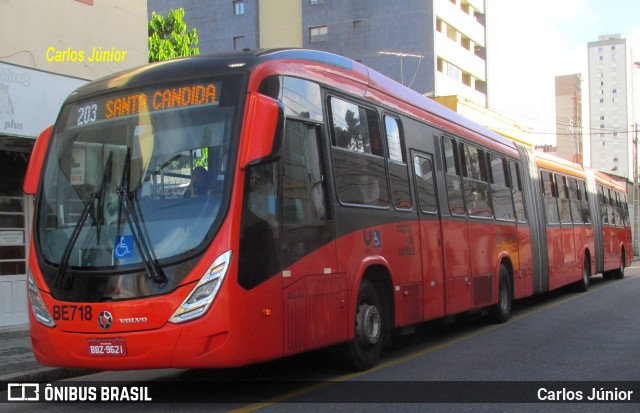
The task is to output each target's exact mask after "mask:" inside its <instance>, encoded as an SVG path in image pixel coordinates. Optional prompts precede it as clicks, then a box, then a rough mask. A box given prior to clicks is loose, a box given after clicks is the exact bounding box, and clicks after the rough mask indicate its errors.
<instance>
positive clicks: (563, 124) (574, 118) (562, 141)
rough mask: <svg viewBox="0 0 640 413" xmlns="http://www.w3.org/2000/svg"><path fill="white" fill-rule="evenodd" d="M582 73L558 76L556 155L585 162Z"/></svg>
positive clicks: (573, 160)
mask: <svg viewBox="0 0 640 413" xmlns="http://www.w3.org/2000/svg"><path fill="white" fill-rule="evenodd" d="M582 131H583V127H582V75H581V74H573V75H564V76H556V145H557V152H556V155H557V156H559V157H561V158H564V159H567V160H569V161H572V162H576V163H579V164H583V161H584V156H583V147H584V145H583V134H582Z"/></svg>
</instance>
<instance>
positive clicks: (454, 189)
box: [442, 138, 464, 215]
mask: <svg viewBox="0 0 640 413" xmlns="http://www.w3.org/2000/svg"><path fill="white" fill-rule="evenodd" d="M457 147H458V146H457V142H456V141H454V140H453V139H450V138H443V139H442V151H443V155H444V165H445V180H446V182H447V197H448V199H449V211H450V212H451V214H452V215H464V201H463V200H462V183H461V181H460V162H459V159H458V150H457Z"/></svg>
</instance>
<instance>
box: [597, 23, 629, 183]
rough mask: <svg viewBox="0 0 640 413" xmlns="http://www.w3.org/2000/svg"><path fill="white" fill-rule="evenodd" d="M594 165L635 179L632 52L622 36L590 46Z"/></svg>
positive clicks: (602, 169)
mask: <svg viewBox="0 0 640 413" xmlns="http://www.w3.org/2000/svg"><path fill="white" fill-rule="evenodd" d="M588 56H589V65H588V66H589V130H590V135H591V137H590V141H591V166H593V167H594V168H595V169H598V170H600V171H603V172H606V173H608V174H610V175H616V176H618V177H621V178H625V179H631V180H632V179H633V156H632V153H633V150H632V149H633V140H634V139H635V119H634V116H633V104H632V96H633V93H632V85H633V82H632V57H631V56H632V51H631V46H630V44H628V43H627V39H625V38H623V37H622V36H621V35H620V34H611V35H602V36H598V41H595V42H589V43H588Z"/></svg>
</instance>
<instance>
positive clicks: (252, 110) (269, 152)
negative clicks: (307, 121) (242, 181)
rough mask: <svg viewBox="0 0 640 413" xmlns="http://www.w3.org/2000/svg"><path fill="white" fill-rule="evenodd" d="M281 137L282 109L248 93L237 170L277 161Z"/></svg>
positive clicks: (279, 103) (282, 126)
mask: <svg viewBox="0 0 640 413" xmlns="http://www.w3.org/2000/svg"><path fill="white" fill-rule="evenodd" d="M283 133H284V106H283V105H282V103H281V102H280V101H278V100H275V99H273V98H270V97H268V96H266V95H263V94H260V93H255V92H252V93H249V95H248V97H247V110H246V112H245V117H244V124H243V132H242V147H241V150H240V158H239V159H240V169H245V168H248V167H251V166H256V165H259V164H263V163H268V162H272V161H275V160H277V159H278V158H280V155H281V152H282V140H283Z"/></svg>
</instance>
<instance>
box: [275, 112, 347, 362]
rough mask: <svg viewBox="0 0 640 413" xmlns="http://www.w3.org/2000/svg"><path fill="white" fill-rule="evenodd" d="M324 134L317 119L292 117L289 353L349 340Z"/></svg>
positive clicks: (284, 237)
mask: <svg viewBox="0 0 640 413" xmlns="http://www.w3.org/2000/svg"><path fill="white" fill-rule="evenodd" d="M321 136H322V135H321V127H320V126H319V125H317V124H314V123H310V122H303V121H301V120H295V119H290V118H287V120H286V126H285V138H284V146H283V151H282V159H281V164H282V169H281V174H282V180H281V182H282V198H281V202H282V211H281V215H280V216H281V219H282V225H281V227H280V228H281V231H282V232H281V234H279V236H280V239H281V243H280V257H281V258H280V259H281V263H282V269H283V271H282V280H283V288H284V320H285V326H284V327H285V330H284V331H285V332H284V340H285V342H284V347H285V348H284V351H285V354H291V353H295V352H299V351H302V350H304V349H308V348H311V347H318V346H322V345H326V344H332V343H335V342H338V341H342V340H345V339H346V330H347V329H346V325H347V324H346V317H347V313H348V312H347V311H346V310H347V309H346V306H345V303H346V302H347V301H348V297H347V296H346V291H347V286H346V277H345V274H338V273H337V253H336V241H335V238H336V235H335V234H336V233H335V221H334V218H333V213H332V210H331V208H330V206H329V205H330V202H328V199H329V198H328V194H329V192H328V188H327V181H328V180H327V175H326V173H325V169H324V165H326V164H327V163H326V162H324V161H323V160H324V159H326V157H325V155H324V153H323V148H324V145H323V144H322V143H321Z"/></svg>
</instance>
